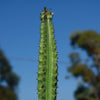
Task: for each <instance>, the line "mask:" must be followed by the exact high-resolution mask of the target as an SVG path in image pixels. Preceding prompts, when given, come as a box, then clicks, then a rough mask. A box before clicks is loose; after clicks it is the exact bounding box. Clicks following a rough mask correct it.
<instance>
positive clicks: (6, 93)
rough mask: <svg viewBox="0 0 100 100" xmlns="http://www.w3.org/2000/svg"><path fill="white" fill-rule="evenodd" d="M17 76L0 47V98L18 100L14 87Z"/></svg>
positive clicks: (17, 79)
mask: <svg viewBox="0 0 100 100" xmlns="http://www.w3.org/2000/svg"><path fill="white" fill-rule="evenodd" d="M18 82H19V77H18V76H17V75H16V74H15V73H13V72H12V67H11V65H10V64H9V62H8V60H7V59H6V57H5V56H4V54H3V52H2V50H1V49H0V100H18V97H17V94H16V87H17V85H18Z"/></svg>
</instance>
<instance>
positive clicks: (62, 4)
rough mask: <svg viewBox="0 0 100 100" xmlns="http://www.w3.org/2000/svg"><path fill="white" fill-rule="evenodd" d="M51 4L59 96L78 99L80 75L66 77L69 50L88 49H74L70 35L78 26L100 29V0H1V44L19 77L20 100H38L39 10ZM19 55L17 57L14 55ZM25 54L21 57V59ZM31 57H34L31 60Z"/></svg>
mask: <svg viewBox="0 0 100 100" xmlns="http://www.w3.org/2000/svg"><path fill="white" fill-rule="evenodd" d="M44 7H47V8H48V9H50V8H51V12H54V15H53V20H52V23H53V26H54V30H55V32H54V34H55V40H56V43H57V44H56V46H57V52H58V72H59V75H58V80H59V81H58V89H57V92H58V94H57V100H75V99H74V91H75V89H76V88H77V84H78V81H80V79H75V78H71V79H69V80H66V79H65V76H66V75H69V73H68V72H67V67H68V66H70V60H69V54H70V53H71V52H77V51H78V52H80V54H81V57H83V58H86V56H87V54H86V52H84V51H82V50H81V49H73V48H72V47H71V45H70V35H71V34H72V33H74V32H75V31H77V30H79V31H81V30H94V31H96V32H98V33H100V0H0V48H1V49H2V50H3V52H4V54H5V55H6V57H7V58H8V60H9V62H10V64H11V65H12V68H13V71H14V72H15V73H16V74H17V75H18V76H19V77H20V83H19V86H18V98H19V99H18V100H28V99H30V100H38V95H37V84H38V82H37V80H36V79H37V71H38V65H39V62H38V58H39V42H40V25H41V20H40V13H41V12H42V9H43V8H44ZM14 58H18V59H14ZM19 58H22V59H19ZM31 59H32V60H31Z"/></svg>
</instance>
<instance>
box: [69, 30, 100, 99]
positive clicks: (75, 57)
mask: <svg viewBox="0 0 100 100" xmlns="http://www.w3.org/2000/svg"><path fill="white" fill-rule="evenodd" d="M70 40H71V46H72V47H74V48H76V49H77V48H81V49H82V50H83V51H85V52H86V53H87V55H88V58H89V60H91V61H92V63H91V65H89V64H87V63H86V62H84V63H83V60H82V59H81V58H80V54H79V53H78V52H73V53H71V54H70V56H69V57H70V61H71V66H70V67H68V71H69V72H70V73H72V75H73V76H74V77H76V78H78V77H81V78H82V81H83V82H84V84H88V85H89V86H88V87H86V86H85V85H84V84H82V85H80V86H79V87H78V88H77V90H76V91H75V93H74V95H75V98H76V100H100V34H98V33H97V32H95V31H90V30H89V31H82V32H75V33H73V34H72V35H71V37H70Z"/></svg>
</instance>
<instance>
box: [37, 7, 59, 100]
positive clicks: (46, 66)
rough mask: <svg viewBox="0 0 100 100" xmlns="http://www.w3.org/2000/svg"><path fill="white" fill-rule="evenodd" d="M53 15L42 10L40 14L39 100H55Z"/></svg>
mask: <svg viewBox="0 0 100 100" xmlns="http://www.w3.org/2000/svg"><path fill="white" fill-rule="evenodd" d="M52 17H53V14H52V13H51V12H50V11H48V10H47V9H46V8H44V11H43V12H42V13H41V17H40V18H41V21H42V23H41V28H40V33H41V40H40V51H39V53H40V54H39V68H38V98H39V100H56V94H57V92H56V89H57V81H58V80H57V75H58V66H57V59H58V57H57V51H56V43H55V39H54V29H53V25H52V22H51V19H52Z"/></svg>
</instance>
